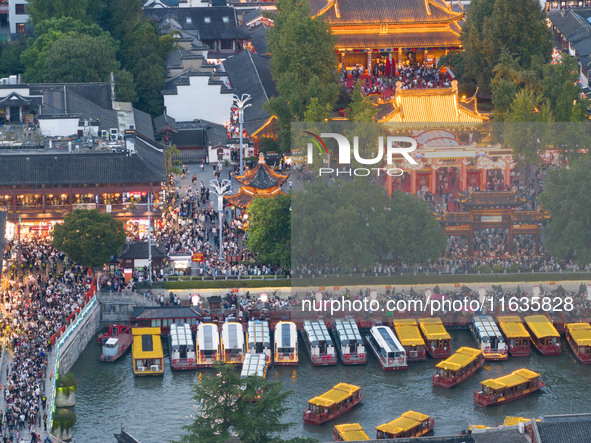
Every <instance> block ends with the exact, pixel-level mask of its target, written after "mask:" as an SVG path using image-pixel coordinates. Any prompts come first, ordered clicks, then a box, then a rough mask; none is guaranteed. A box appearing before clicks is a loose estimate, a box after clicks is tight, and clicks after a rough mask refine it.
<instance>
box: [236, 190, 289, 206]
mask: <svg viewBox="0 0 591 443" xmlns="http://www.w3.org/2000/svg"><path fill="white" fill-rule="evenodd" d="M275 195H285V193H284V192H283V191H282V190H281V189H279V187H273V188H270V189H266V190H263V191H260V192H259V191H258V190H257V189H253V188H242V187H241V188H240V189H239V190H238V192H237V193H236V194H234V195H228V196H226V197H224V200H226V201H227V202H228V203H230V204H231V205H234V206H236V207H238V208H240V209H245V208H246V207H248V205H250V204H251V203H252V200H253V199H254V198H255V197H273V196H275Z"/></svg>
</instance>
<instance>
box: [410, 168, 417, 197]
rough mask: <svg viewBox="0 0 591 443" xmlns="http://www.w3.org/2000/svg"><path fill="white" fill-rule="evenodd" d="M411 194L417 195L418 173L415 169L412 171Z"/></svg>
mask: <svg viewBox="0 0 591 443" xmlns="http://www.w3.org/2000/svg"><path fill="white" fill-rule="evenodd" d="M410 193H411V194H416V193H417V171H416V170H415V169H411V170H410Z"/></svg>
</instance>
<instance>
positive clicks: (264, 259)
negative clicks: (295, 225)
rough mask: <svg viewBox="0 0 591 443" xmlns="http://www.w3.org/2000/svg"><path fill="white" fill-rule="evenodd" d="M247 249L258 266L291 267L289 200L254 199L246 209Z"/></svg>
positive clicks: (288, 197)
mask: <svg viewBox="0 0 591 443" xmlns="http://www.w3.org/2000/svg"><path fill="white" fill-rule="evenodd" d="M247 244H248V248H249V249H250V250H251V251H252V252H254V253H255V255H256V258H257V260H258V261H259V262H261V263H264V264H267V265H274V266H281V267H282V268H285V269H287V268H289V267H290V266H291V197H290V196H289V195H278V196H276V197H270V198H264V197H258V198H255V199H254V200H253V201H252V203H251V205H250V206H249V207H248V237H247Z"/></svg>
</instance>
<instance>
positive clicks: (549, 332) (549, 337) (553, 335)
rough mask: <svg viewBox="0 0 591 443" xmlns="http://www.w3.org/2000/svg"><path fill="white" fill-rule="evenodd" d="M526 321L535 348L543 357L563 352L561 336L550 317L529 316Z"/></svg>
mask: <svg viewBox="0 0 591 443" xmlns="http://www.w3.org/2000/svg"><path fill="white" fill-rule="evenodd" d="M524 320H525V324H526V326H527V329H528V330H529V332H530V333H531V340H532V342H533V344H534V346H535V347H536V348H537V350H538V351H540V353H541V354H542V355H559V354H560V353H561V352H562V348H561V346H560V334H559V333H558V331H557V330H556V328H555V327H554V325H553V324H552V322H551V321H550V320H548V317H546V316H545V315H529V316H527V317H525V318H524Z"/></svg>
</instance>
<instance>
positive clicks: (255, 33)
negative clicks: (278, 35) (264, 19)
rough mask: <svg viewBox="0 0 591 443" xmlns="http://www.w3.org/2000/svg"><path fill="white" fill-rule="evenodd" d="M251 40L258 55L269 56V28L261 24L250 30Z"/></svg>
mask: <svg viewBox="0 0 591 443" xmlns="http://www.w3.org/2000/svg"><path fill="white" fill-rule="evenodd" d="M250 38H251V41H252V45H253V46H254V50H255V51H256V53H257V54H258V55H263V56H264V55H269V48H268V47H267V26H266V25H264V24H263V23H259V24H258V25H256V26H253V27H252V28H250Z"/></svg>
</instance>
